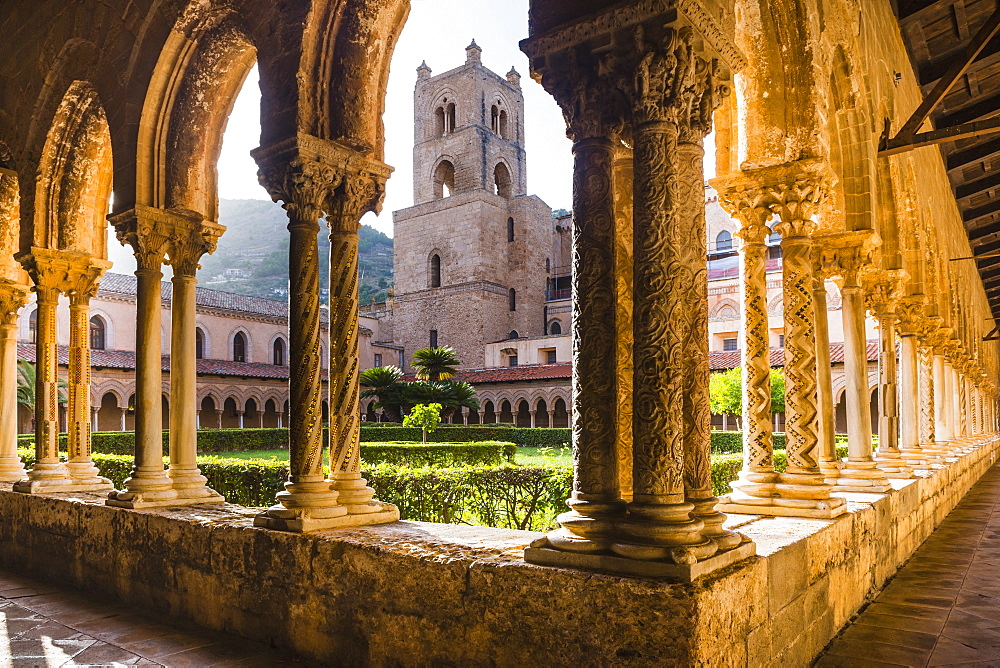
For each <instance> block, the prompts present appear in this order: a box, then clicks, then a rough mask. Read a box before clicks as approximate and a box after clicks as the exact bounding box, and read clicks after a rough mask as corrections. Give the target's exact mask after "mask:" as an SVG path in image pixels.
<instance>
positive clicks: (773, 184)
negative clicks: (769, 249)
mask: <svg viewBox="0 0 1000 668" xmlns="http://www.w3.org/2000/svg"><path fill="white" fill-rule="evenodd" d="M741 174H742V176H743V178H744V179H746V180H747V182H748V183H752V184H754V185H755V187H756V190H755V191H754V192H753V195H752V197H753V198H754V199H755V201H756V205H755V206H762V207H765V208H766V209H767V210H768V211H769V212H770V214H771V215H774V216H777V217H778V218H779V222H778V223H777V224H775V226H774V229H775V231H777V232H778V233H779V234H781V235H782V237H785V238H794V237H808V236H811V235H812V234H813V232H815V231H816V227H817V226H816V223H815V222H814V221H813V219H812V218H813V216H814V215H815V214H816V212H817V209H818V208H819V207H820V206H821V205H822V204H823V203H824V202H825V201H826V199H827V197H828V196H829V193H830V191H831V189H832V186H833V184H834V182H835V180H836V178H835V176H834V175H833V172H832V171H831V170H830V168H829V167H828V166H827V165H826V164H825V163H823V162H821V161H818V160H800V161H797V162H792V163H786V164H783V165H777V166H773V167H762V168H760V169H749V170H743V171H742V172H741ZM720 199H721V198H720Z"/></svg>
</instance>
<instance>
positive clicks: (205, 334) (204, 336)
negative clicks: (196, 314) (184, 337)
mask: <svg viewBox="0 0 1000 668" xmlns="http://www.w3.org/2000/svg"><path fill="white" fill-rule="evenodd" d="M198 331H200V332H201V353H202V355H201V359H206V360H210V359H213V357H212V330H211V328H210V327H207V326H206V325H205V324H204V323H202V322H201V321H200V320H195V332H196V334H195V336H197V332H198Z"/></svg>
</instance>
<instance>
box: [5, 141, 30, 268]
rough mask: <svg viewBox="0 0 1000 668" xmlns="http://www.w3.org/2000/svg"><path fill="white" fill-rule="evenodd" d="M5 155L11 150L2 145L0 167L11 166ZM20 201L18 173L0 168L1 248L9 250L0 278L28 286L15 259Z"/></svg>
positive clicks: (19, 224)
mask: <svg viewBox="0 0 1000 668" xmlns="http://www.w3.org/2000/svg"><path fill="white" fill-rule="evenodd" d="M4 155H8V156H9V150H8V149H7V148H6V145H0V165H8V164H10V163H9V162H8V161H6V160H4V159H3V156H4ZM20 200H21V195H20V192H19V186H18V177H17V172H16V171H14V170H13V169H9V168H7V167H4V166H0V248H4V249H7V252H5V253H0V278H5V279H8V280H12V281H16V282H18V283H21V284H24V285H26V284H27V283H28V278H27V276H26V275H25V272H24V270H23V269H22V268H21V265H20V264H19V263H18V262H17V261H16V260H15V259H14V250H15V249H17V247H18V243H19V241H18V239H19V237H20V233H21V201H20Z"/></svg>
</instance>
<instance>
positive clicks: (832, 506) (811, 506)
mask: <svg viewBox="0 0 1000 668" xmlns="http://www.w3.org/2000/svg"><path fill="white" fill-rule="evenodd" d="M826 489H827V490H830V489H832V488H831V487H829V486H826ZM716 508H718V509H719V510H720V511H722V512H724V513H738V514H741V515H769V516H775V517H808V518H811V519H822V520H831V519H834V518H835V517H839V516H840V515H843V514H844V513H846V512H847V500H846V499H844V497H842V496H830V497H829V498H826V499H785V498H778V497H775V498H771V499H762V498H759V497H755V496H749V495H746V494H742V493H739V492H735V491H734V492H733V493H732V494H729V495H728V496H724V497H722V498H721V499H720V500H719V504H718V505H717V506H716Z"/></svg>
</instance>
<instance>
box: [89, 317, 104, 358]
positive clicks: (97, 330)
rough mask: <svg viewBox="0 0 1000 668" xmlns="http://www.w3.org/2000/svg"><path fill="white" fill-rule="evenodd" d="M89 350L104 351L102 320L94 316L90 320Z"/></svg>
mask: <svg viewBox="0 0 1000 668" xmlns="http://www.w3.org/2000/svg"><path fill="white" fill-rule="evenodd" d="M90 349H91V350H104V319H103V318H101V317H100V316H96V315H95V316H94V317H92V318H91V319H90Z"/></svg>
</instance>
